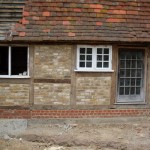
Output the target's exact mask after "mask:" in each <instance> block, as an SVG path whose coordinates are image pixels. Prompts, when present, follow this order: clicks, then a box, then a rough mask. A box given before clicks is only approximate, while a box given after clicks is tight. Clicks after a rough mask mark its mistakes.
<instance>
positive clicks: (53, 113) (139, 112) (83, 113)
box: [0, 109, 150, 119]
mask: <svg viewBox="0 0 150 150" xmlns="http://www.w3.org/2000/svg"><path fill="white" fill-rule="evenodd" d="M149 115H150V109H119V110H9V109H0V118H8V119H11V118H112V117H140V116H149Z"/></svg>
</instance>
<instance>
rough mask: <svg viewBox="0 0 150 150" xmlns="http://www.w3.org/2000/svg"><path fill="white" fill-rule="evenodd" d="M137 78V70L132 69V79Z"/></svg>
mask: <svg viewBox="0 0 150 150" xmlns="http://www.w3.org/2000/svg"><path fill="white" fill-rule="evenodd" d="M135 76H136V69H132V70H131V77H135Z"/></svg>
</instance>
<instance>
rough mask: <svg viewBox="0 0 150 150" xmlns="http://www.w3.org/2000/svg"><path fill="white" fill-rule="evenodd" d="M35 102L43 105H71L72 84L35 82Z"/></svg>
mask: <svg viewBox="0 0 150 150" xmlns="http://www.w3.org/2000/svg"><path fill="white" fill-rule="evenodd" d="M34 103H35V104H41V105H42V104H43V105H69V104H70V84H65V83H35V84H34Z"/></svg>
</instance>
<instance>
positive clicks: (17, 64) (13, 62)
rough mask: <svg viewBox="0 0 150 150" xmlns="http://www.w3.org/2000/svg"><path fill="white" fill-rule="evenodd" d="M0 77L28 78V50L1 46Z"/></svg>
mask: <svg viewBox="0 0 150 150" xmlns="http://www.w3.org/2000/svg"><path fill="white" fill-rule="evenodd" d="M0 75H1V76H11V75H17V76H27V75H28V48H27V47H19V46H18V47H9V46H0Z"/></svg>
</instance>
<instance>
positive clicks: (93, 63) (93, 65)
mask: <svg viewBox="0 0 150 150" xmlns="http://www.w3.org/2000/svg"><path fill="white" fill-rule="evenodd" d="M92 57H93V58H92V69H94V70H95V69H96V47H94V48H93V55H92Z"/></svg>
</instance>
